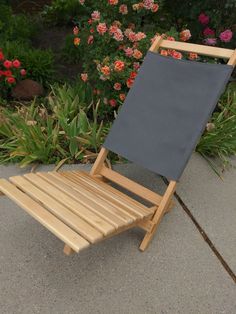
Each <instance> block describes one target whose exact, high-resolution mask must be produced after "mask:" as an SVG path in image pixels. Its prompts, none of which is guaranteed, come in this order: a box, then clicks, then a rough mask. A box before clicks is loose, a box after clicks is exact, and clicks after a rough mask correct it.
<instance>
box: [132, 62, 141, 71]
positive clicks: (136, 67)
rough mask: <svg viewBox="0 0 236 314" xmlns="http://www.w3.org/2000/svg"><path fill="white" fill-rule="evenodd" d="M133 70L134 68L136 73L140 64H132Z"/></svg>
mask: <svg viewBox="0 0 236 314" xmlns="http://www.w3.org/2000/svg"><path fill="white" fill-rule="evenodd" d="M133 68H134V70H136V71H138V69H139V68H140V63H139V62H134V63H133Z"/></svg>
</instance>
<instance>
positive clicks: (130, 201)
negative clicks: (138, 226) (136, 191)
mask: <svg viewBox="0 0 236 314" xmlns="http://www.w3.org/2000/svg"><path fill="white" fill-rule="evenodd" d="M81 174H82V175H83V177H84V176H85V177H86V178H87V179H88V180H90V181H92V182H93V184H96V185H98V187H99V188H100V186H101V187H102V189H103V190H104V192H105V193H106V194H108V195H111V194H112V195H113V194H114V195H115V196H116V198H119V200H120V201H121V202H123V204H124V205H125V206H131V207H133V208H134V209H135V210H138V211H139V212H140V213H142V215H145V214H150V213H151V212H152V208H153V207H147V206H145V205H143V204H142V203H140V202H138V201H137V200H135V199H134V198H132V197H131V196H128V195H127V194H125V193H123V192H121V191H119V190H118V189H116V188H114V187H113V186H111V185H110V184H107V183H105V182H101V185H100V180H99V179H97V178H96V177H93V176H91V175H89V174H88V173H86V172H83V171H81Z"/></svg>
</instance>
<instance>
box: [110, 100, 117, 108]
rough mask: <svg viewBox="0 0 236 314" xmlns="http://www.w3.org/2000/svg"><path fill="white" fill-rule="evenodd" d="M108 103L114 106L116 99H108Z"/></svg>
mask: <svg viewBox="0 0 236 314" xmlns="http://www.w3.org/2000/svg"><path fill="white" fill-rule="evenodd" d="M108 103H109V105H110V106H111V107H115V106H116V100H115V99H110V100H109V102H108Z"/></svg>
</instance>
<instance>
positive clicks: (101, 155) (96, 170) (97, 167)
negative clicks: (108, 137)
mask: <svg viewBox="0 0 236 314" xmlns="http://www.w3.org/2000/svg"><path fill="white" fill-rule="evenodd" d="M108 152H109V151H108V150H107V149H106V148H104V147H102V148H101V150H100V152H99V154H98V157H97V159H96V161H95V163H94V165H93V167H92V169H91V171H90V174H91V175H96V174H98V173H99V172H100V170H101V167H102V166H103V164H104V161H105V160H106V158H107V155H108Z"/></svg>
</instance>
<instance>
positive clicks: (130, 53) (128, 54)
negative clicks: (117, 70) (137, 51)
mask: <svg viewBox="0 0 236 314" xmlns="http://www.w3.org/2000/svg"><path fill="white" fill-rule="evenodd" d="M133 53H134V51H133V49H132V48H130V47H128V48H126V49H125V55H126V57H129V58H130V57H132V55H133Z"/></svg>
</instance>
